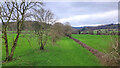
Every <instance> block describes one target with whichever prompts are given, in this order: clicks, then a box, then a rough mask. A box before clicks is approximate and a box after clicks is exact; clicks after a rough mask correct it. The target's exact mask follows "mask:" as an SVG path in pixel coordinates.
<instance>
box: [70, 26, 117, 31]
mask: <svg viewBox="0 0 120 68" xmlns="http://www.w3.org/2000/svg"><path fill="white" fill-rule="evenodd" d="M72 28H74V29H80V30H82V29H84V30H83V31H88V30H98V29H118V24H106V25H101V26H85V27H72Z"/></svg>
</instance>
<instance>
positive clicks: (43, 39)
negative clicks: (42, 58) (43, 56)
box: [33, 8, 54, 50]
mask: <svg viewBox="0 0 120 68" xmlns="http://www.w3.org/2000/svg"><path fill="white" fill-rule="evenodd" d="M34 11H35V14H33V15H34V18H35V19H36V21H37V22H36V23H34V26H33V28H34V30H35V34H36V35H37V36H38V39H39V40H38V43H39V46H40V50H44V46H45V45H46V43H47V40H48V33H49V31H50V26H51V23H53V22H54V19H53V16H54V15H53V13H52V12H50V11H49V10H45V9H43V8H41V9H39V10H36V9H34Z"/></svg>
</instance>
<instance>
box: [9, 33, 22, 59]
mask: <svg viewBox="0 0 120 68" xmlns="http://www.w3.org/2000/svg"><path fill="white" fill-rule="evenodd" d="M19 35H20V33H18V34H17V36H16V39H15V41H14V43H13V46H12V49H11V54H10V58H9V61H11V60H13V55H14V51H15V48H16V46H17V41H18V38H19Z"/></svg>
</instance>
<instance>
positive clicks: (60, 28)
mask: <svg viewBox="0 0 120 68" xmlns="http://www.w3.org/2000/svg"><path fill="white" fill-rule="evenodd" d="M49 35H50V36H51V39H52V43H53V44H55V43H56V41H57V40H58V39H59V38H60V37H62V36H65V35H64V25H63V24H62V23H60V22H57V23H55V24H53V25H52V27H51V31H50V33H49Z"/></svg>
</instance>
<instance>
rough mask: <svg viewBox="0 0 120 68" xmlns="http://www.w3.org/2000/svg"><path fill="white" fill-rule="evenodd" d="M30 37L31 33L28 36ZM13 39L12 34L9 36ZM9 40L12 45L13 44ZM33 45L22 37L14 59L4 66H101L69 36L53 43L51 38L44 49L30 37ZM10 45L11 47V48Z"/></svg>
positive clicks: (3, 50)
mask: <svg viewBox="0 0 120 68" xmlns="http://www.w3.org/2000/svg"><path fill="white" fill-rule="evenodd" d="M26 37H27V38H29V35H28V36H26ZM8 38H9V39H11V40H12V35H9V36H8ZM11 40H9V44H10V46H11V45H12V43H11ZM29 40H30V41H31V45H30V44H29V43H28V41H27V40H26V39H25V38H22V37H20V38H19V41H18V46H17V48H16V50H15V53H14V60H13V61H11V62H7V63H5V64H3V66H99V65H102V64H100V62H99V60H98V59H97V58H96V56H94V55H93V54H91V53H90V52H89V51H87V50H86V49H85V48H83V47H81V46H80V45H79V44H78V43H76V42H74V41H73V40H72V39H69V38H68V37H63V38H61V39H60V40H58V41H57V43H56V45H52V44H51V43H50V40H49V41H48V44H47V45H46V46H45V50H44V51H40V50H39V46H38V44H37V42H36V41H37V38H36V37H33V38H29ZM10 46H9V49H10ZM2 59H3V60H4V59H5V47H4V45H2Z"/></svg>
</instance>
